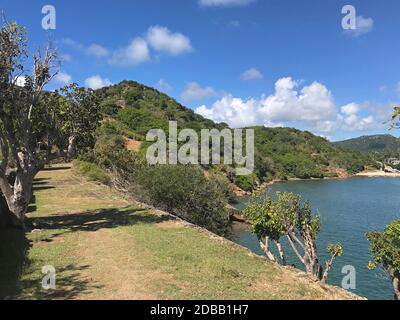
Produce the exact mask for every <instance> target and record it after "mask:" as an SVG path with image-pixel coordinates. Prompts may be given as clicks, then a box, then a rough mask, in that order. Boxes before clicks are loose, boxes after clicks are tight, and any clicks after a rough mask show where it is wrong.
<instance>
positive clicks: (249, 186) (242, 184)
mask: <svg viewBox="0 0 400 320" xmlns="http://www.w3.org/2000/svg"><path fill="white" fill-rule="evenodd" d="M234 183H235V184H236V185H237V186H238V187H239V188H240V189H242V190H244V191H252V190H254V188H255V187H256V185H257V176H256V175H255V174H250V175H247V176H236V177H235V179H234Z"/></svg>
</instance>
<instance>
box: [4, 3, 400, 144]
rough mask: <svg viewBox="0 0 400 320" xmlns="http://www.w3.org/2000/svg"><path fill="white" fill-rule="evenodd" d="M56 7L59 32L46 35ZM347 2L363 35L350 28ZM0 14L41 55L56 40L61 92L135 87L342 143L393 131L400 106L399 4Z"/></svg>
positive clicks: (106, 7)
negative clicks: (21, 29)
mask: <svg viewBox="0 0 400 320" xmlns="http://www.w3.org/2000/svg"><path fill="white" fill-rule="evenodd" d="M49 4H50V5H53V6H54V7H55V8H56V22H57V25H56V29H55V30H50V31H45V30H44V29H43V28H42V25H41V21H42V18H43V16H44V15H43V14H42V13H41V11H42V7H43V6H44V5H49ZM346 4H351V5H353V6H354V7H355V8H356V10H357V17H358V18H357V29H356V31H354V30H353V31H345V30H343V28H342V18H343V17H344V15H343V14H342V12H341V11H342V7H343V6H344V5H346ZM0 9H2V10H4V11H5V14H6V16H7V18H8V19H11V20H16V21H17V22H18V23H19V24H21V25H25V26H26V27H27V28H28V31H29V38H30V46H31V49H32V50H33V49H35V48H37V47H39V46H43V45H44V44H45V43H46V40H47V39H48V38H49V36H50V37H51V38H52V39H53V40H54V41H55V43H56V45H57V47H58V49H59V51H60V53H61V55H62V56H63V57H64V63H63V66H62V68H61V73H60V74H59V76H58V77H57V79H56V80H55V81H54V83H52V85H51V86H53V87H55V86H61V85H63V84H64V83H67V82H70V81H74V82H77V83H79V84H80V85H86V86H91V87H94V88H97V87H100V86H103V85H108V84H111V83H113V84H116V83H118V82H119V81H121V80H124V79H129V80H136V81H138V82H142V83H144V84H147V85H150V86H153V87H157V88H159V89H160V90H162V91H164V92H166V93H167V94H169V95H171V96H173V97H174V98H176V99H177V100H178V101H179V102H181V103H183V104H184V105H186V106H188V107H190V108H192V109H194V110H196V111H197V112H198V113H200V114H202V115H204V116H206V117H209V118H211V119H214V120H216V121H225V122H228V123H229V124H231V125H232V126H235V127H240V126H247V125H253V124H261V125H268V126H294V127H297V128H300V129H307V130H310V131H312V132H314V133H316V134H319V135H323V136H326V137H328V138H330V139H332V140H338V139H345V138H349V137H355V136H359V135H363V134H375V133H387V130H386V128H387V127H388V125H387V124H383V122H384V121H385V120H388V118H389V117H390V111H391V108H392V107H393V105H395V104H396V103H398V102H399V100H400V55H399V52H400V42H399V41H398V39H399V38H398V35H399V31H400V19H399V18H398V17H399V14H400V3H399V2H398V1H396V0H384V1H377V0H371V1H367V0H362V1H356V0H350V1H341V0H326V1H321V0H304V1H300V0H296V1H295V0H274V1H272V0H253V1H252V0H179V1H178V0H168V1H165V0H163V1H162V0H159V1H155V0H147V1H134V0H130V1H128V0H125V1H122V0H120V1H113V2H110V1H103V0H97V1H92V0H86V1H75V0H70V1H61V0H53V1H51V0H48V1H36V0H30V1H15V0H13V1H11V0H2V1H1V4H0ZM392 133H395V132H392Z"/></svg>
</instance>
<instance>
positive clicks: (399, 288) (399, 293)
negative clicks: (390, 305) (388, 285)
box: [392, 274, 400, 301]
mask: <svg viewBox="0 0 400 320" xmlns="http://www.w3.org/2000/svg"><path fill="white" fill-rule="evenodd" d="M392 284H393V289H394V300H396V301H398V300H400V274H397V276H396V275H393V276H392Z"/></svg>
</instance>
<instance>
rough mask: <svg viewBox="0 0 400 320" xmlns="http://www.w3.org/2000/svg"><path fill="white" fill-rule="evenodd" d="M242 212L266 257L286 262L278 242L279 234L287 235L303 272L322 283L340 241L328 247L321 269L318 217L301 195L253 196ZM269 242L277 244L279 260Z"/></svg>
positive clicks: (340, 250) (339, 248)
mask: <svg viewBox="0 0 400 320" xmlns="http://www.w3.org/2000/svg"><path fill="white" fill-rule="evenodd" d="M244 213H245V215H246V217H247V218H248V219H249V220H250V222H251V224H252V225H253V232H254V233H255V234H256V236H257V237H258V239H259V241H260V245H261V248H262V249H263V251H264V252H265V255H266V256H267V258H268V259H269V260H271V261H275V262H281V263H282V264H285V263H286V259H285V254H284V250H283V247H282V245H281V242H280V241H281V238H282V237H286V239H287V241H288V243H289V245H290V247H291V249H292V250H293V252H294V253H295V255H296V257H297V258H298V259H299V260H300V261H301V263H302V264H303V265H304V266H305V269H306V272H307V273H309V274H311V275H313V276H315V277H317V278H318V279H319V280H320V281H321V282H322V283H325V282H326V281H327V279H328V275H329V271H330V270H331V268H332V265H333V262H334V259H335V258H336V257H338V256H341V255H342V253H343V247H342V245H341V244H340V243H338V244H335V245H332V244H330V245H329V246H328V248H327V251H328V252H329V253H330V254H331V258H330V259H329V260H328V261H327V262H326V265H325V270H324V269H323V268H322V267H321V266H320V264H319V260H318V254H317V244H316V239H317V236H318V233H319V230H320V219H319V217H318V216H314V215H313V214H312V210H311V207H310V205H309V203H308V202H305V203H302V202H301V198H300V196H298V195H294V194H292V193H280V192H278V193H277V200H276V201H274V200H273V199H272V198H271V197H269V196H266V195H255V196H253V198H252V200H251V202H250V204H249V206H248V207H247V208H246V209H245V211H244ZM270 242H272V243H274V244H275V245H276V248H277V251H278V254H279V260H278V259H277V258H276V257H275V255H274V253H273V251H271V248H270Z"/></svg>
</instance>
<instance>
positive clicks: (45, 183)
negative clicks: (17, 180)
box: [32, 178, 55, 191]
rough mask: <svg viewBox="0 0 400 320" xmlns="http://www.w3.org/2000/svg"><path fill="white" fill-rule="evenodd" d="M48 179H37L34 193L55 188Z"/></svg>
mask: <svg viewBox="0 0 400 320" xmlns="http://www.w3.org/2000/svg"><path fill="white" fill-rule="evenodd" d="M49 182H50V179H48V178H35V179H34V180H33V184H32V191H40V190H49V189H54V188H55V187H54V186H52V185H50V184H49Z"/></svg>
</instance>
